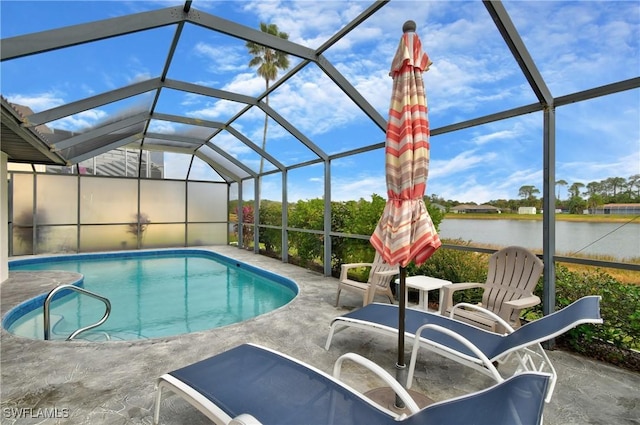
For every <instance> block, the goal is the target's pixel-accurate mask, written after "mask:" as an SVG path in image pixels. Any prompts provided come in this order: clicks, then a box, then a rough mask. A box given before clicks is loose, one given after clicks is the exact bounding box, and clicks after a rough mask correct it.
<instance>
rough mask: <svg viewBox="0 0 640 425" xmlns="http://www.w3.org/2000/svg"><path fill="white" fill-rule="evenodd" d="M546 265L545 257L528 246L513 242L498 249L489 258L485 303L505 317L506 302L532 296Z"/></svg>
mask: <svg viewBox="0 0 640 425" xmlns="http://www.w3.org/2000/svg"><path fill="white" fill-rule="evenodd" d="M543 269H544V264H543V263H542V260H540V259H539V258H538V257H537V256H536V255H535V254H533V253H532V252H530V251H529V250H527V249H525V248H522V247H518V246H510V247H507V248H505V249H502V250H500V251H498V252H496V253H495V254H493V255H492V256H491V257H490V258H489V271H488V274H487V281H486V284H485V285H486V286H485V290H484V292H483V294H482V305H484V306H486V308H488V309H489V310H491V311H493V312H495V313H496V314H498V315H499V316H501V317H504V316H505V314H506V313H505V314H502V313H504V312H503V307H502V306H503V303H505V302H507V301H512V300H515V299H519V298H523V297H528V296H531V295H532V294H533V291H534V289H535V287H536V284H537V283H538V279H539V278H540V275H541V274H542V271H543ZM505 310H508V309H505Z"/></svg>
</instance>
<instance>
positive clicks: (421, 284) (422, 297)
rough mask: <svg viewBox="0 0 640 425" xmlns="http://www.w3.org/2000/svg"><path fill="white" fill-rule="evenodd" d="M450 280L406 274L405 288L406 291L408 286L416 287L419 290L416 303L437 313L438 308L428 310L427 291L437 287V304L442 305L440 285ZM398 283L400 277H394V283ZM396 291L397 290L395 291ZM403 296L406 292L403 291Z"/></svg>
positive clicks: (442, 293)
mask: <svg viewBox="0 0 640 425" xmlns="http://www.w3.org/2000/svg"><path fill="white" fill-rule="evenodd" d="M450 283H451V282H450V281H448V280H444V279H437V278H435V277H431V276H408V277H407V280H406V290H407V292H408V290H409V288H412V289H417V290H418V291H420V293H419V301H418V305H419V306H420V308H422V309H423V310H425V311H430V312H431V313H438V310H435V311H434V310H429V297H428V292H429V291H434V290H436V289H438V292H439V294H438V295H439V298H438V299H439V306H442V303H443V302H444V300H443V296H444V292H443V291H442V287H443V286H444V285H448V284H450ZM399 284H400V279H399V278H398V279H396V285H399ZM396 293H397V291H396ZM405 297H407V293H406V292H405Z"/></svg>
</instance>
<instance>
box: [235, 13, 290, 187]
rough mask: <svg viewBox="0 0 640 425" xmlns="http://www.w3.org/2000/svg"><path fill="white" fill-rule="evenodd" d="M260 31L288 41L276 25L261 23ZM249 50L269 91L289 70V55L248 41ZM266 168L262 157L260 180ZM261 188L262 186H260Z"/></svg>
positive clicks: (266, 100) (264, 141)
mask: <svg viewBox="0 0 640 425" xmlns="http://www.w3.org/2000/svg"><path fill="white" fill-rule="evenodd" d="M260 31H262V32H264V33H267V34H270V35H272V36H274V37H280V38H282V39H285V40H288V39H289V34H287V33H286V32H281V31H280V30H278V26H277V25H276V24H265V23H264V22H260ZM246 46H247V49H249V54H251V55H253V58H251V60H250V61H249V66H250V67H255V66H257V67H258V69H257V73H258V76H260V77H262V78H264V81H265V85H266V91H269V82H270V81H274V80H275V79H276V77H277V76H278V71H279V70H285V69H287V68H289V55H288V54H286V53H284V52H281V51H279V50H274V49H271V48H269V47H265V46H263V45H261V44H257V43H254V42H253V41H247V43H246ZM265 102H266V104H267V106H268V105H269V95H268V94H267V96H266V97H265ZM268 119H269V116H268V115H267V114H265V115H264V130H263V131H262V150H264V149H265V147H266V145H267V124H268V122H269V121H268ZM263 168H264V157H263V156H260V172H259V173H258V179H260V178H261V176H262V170H263ZM258 187H260V186H258Z"/></svg>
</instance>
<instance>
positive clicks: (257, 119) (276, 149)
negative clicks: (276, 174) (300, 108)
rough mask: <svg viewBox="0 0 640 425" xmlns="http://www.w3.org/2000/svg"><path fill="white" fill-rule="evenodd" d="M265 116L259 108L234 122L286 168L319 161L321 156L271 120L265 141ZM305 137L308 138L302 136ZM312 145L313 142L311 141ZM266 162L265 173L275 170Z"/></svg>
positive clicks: (268, 120) (252, 109)
mask: <svg viewBox="0 0 640 425" xmlns="http://www.w3.org/2000/svg"><path fill="white" fill-rule="evenodd" d="M264 121H265V114H264V112H262V110H261V109H259V108H255V107H254V108H251V110H250V111H248V112H247V113H246V114H244V115H243V116H241V117H240V118H238V119H237V120H236V121H234V124H233V125H234V126H236V127H237V128H242V130H243V133H244V134H246V135H247V137H248V138H249V139H250V140H251V141H252V142H253V143H254V144H255V145H256V146H258V147H260V148H261V149H262V148H263V146H264V150H265V151H266V152H267V154H269V155H271V156H272V157H273V158H275V159H276V160H277V161H279V162H280V163H281V164H283V165H284V166H291V165H295V164H300V163H304V162H307V161H313V160H317V159H318V158H319V156H318V155H317V154H316V153H314V152H313V151H312V150H311V149H310V148H309V147H307V146H306V145H305V143H304V142H303V141H300V140H298V139H297V138H296V137H295V136H294V135H292V134H291V133H290V132H289V131H288V130H287V129H286V128H285V127H283V126H281V125H280V124H279V123H278V122H276V121H274V120H273V119H271V118H268V119H267V139H266V142H265V141H264V140H263V135H264V125H265V122H264ZM302 136H303V137H305V139H306V136H305V135H304V134H302ZM309 142H310V143H311V144H313V141H311V140H309ZM266 162H268V161H267V160H265V164H264V165H265V166H264V171H270V170H273V169H274V168H275V166H273V165H271V164H267V163H266Z"/></svg>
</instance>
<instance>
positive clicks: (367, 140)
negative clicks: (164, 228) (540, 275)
mask: <svg viewBox="0 0 640 425" xmlns="http://www.w3.org/2000/svg"><path fill="white" fill-rule="evenodd" d="M182 4H183V2H177V1H151V2H147V1H124V2H123V1H96V2H90V1H71V2H57V1H36V2H30V1H7V0H2V2H1V3H0V8H1V9H0V12H1V14H2V17H1V19H2V21H1V24H2V28H1V35H2V38H5V37H11V36H16V35H21V34H26V33H30V32H35V31H42V30H46V29H53V28H58V27H62V26H66V25H71V24H77V23H84V22H89V21H93V20H99V19H105V18H109V17H116V16H122V15H125V14H130V13H136V12H143V11H148V10H153V9H158V8H162V7H169V6H176V5H182ZM369 5H370V2H368V1H366V2H365V1H290V2H289V1H287V2H285V1H263V0H260V1H200V0H195V1H194V2H193V5H192V7H193V8H196V9H200V10H203V11H205V12H207V13H211V14H214V15H217V16H220V17H222V18H225V19H230V20H233V21H236V22H238V23H241V24H244V25H247V26H249V27H252V28H258V26H259V23H260V22H261V21H263V22H268V23H275V24H277V25H278V27H279V28H280V30H281V31H285V32H287V33H288V34H289V39H290V40H291V41H294V42H296V43H300V44H302V45H305V46H307V47H311V48H317V47H319V46H320V45H322V43H324V42H325V41H326V40H327V39H329V38H330V37H331V36H333V35H334V34H335V33H336V32H337V31H339V30H340V29H341V28H342V27H343V26H345V25H346V24H347V23H349V22H350V21H351V20H352V19H353V18H354V17H355V16H357V15H358V14H359V13H360V12H361V11H362V10H364V9H365V8H367V7H368V6H369ZM504 5H505V8H506V9H507V11H508V12H509V13H510V16H511V18H512V20H513V22H514V24H515V26H516V28H517V29H518V30H519V31H520V34H521V36H522V38H523V40H524V43H525V45H526V46H527V48H528V50H529V52H530V54H531V56H532V57H533V59H534V60H535V61H536V64H537V66H538V69H539V71H540V73H541V75H542V77H543V78H544V79H545V82H546V83H547V85H548V87H549V89H550V91H551V94H552V95H553V96H556V97H557V96H562V95H567V94H571V93H574V92H577V91H581V90H586V89H590V88H593V87H597V86H601V85H605V84H609V83H613V82H616V81H619V80H624V79H628V78H634V77H638V76H640V47H639V40H640V3H638V2H637V1H605V2H596V1H579V2H560V1H536V2H526V1H505V2H504ZM407 19H413V20H414V21H416V23H417V25H418V30H417V33H418V34H419V35H420V37H421V39H422V43H423V47H424V49H425V51H426V52H427V54H428V55H429V56H430V58H431V60H432V61H433V65H432V66H431V68H430V70H429V71H428V72H427V73H426V74H425V86H426V91H427V97H428V104H429V108H430V111H429V119H430V122H431V128H432V129H436V128H439V127H442V126H446V125H449V124H453V123H456V122H459V121H464V120H468V119H473V118H477V117H480V116H484V115H487V114H491V113H494V112H498V111H501V110H505V109H510V108H515V107H518V106H523V105H528V104H531V103H535V102H536V98H535V96H534V94H533V92H532V90H531V89H530V87H529V85H528V83H527V81H526V79H525V78H524V76H523V75H522V73H521V71H520V69H519V67H518V66H517V64H516V62H515V60H514V59H513V57H512V56H511V53H510V52H509V50H508V48H507V47H506V45H505V43H504V41H503V40H502V38H501V37H500V35H499V33H498V31H497V29H496V28H495V25H494V24H493V22H492V20H491V18H490V16H489V14H488V13H487V11H486V9H485V7H484V5H483V4H482V2H480V1H434V2H431V1H424V0H421V1H396V0H392V1H391V2H390V3H389V4H387V5H385V6H384V7H383V8H382V9H381V10H379V11H378V12H377V13H376V14H375V15H373V16H372V17H370V18H369V19H368V20H367V21H365V22H364V23H363V24H362V25H360V26H359V27H358V28H356V29H355V30H354V31H352V32H351V33H349V34H348V35H347V36H346V37H345V38H344V39H343V40H341V41H340V42H339V43H337V44H336V45H334V46H333V47H331V48H330V49H329V50H327V51H326V52H325V53H324V55H325V56H326V57H327V58H328V59H329V60H330V61H331V63H332V64H333V65H334V66H335V67H336V68H337V69H338V70H339V71H340V72H341V73H342V74H343V75H344V76H345V77H346V78H347V79H348V80H349V82H350V83H351V84H352V85H353V86H354V87H355V88H357V89H358V90H359V91H360V93H361V94H362V95H363V96H364V97H365V98H366V99H367V101H368V102H369V103H371V104H372V105H373V106H374V107H375V108H376V110H377V111H378V112H379V113H380V114H381V115H382V116H383V117H386V116H387V109H388V106H389V99H390V95H391V78H390V77H389V76H388V70H389V65H390V61H391V59H392V57H393V54H394V52H395V49H396V47H397V43H398V40H399V37H400V35H401V28H402V24H403V23H404V21H406V20H407ZM173 31H174V29H173V28H171V29H167V28H160V29H155V30H151V31H147V32H144V33H138V34H131V35H128V36H126V37H121V38H118V39H113V40H106V41H100V42H97V43H93V44H92V45H90V46H89V45H85V46H75V47H72V48H68V49H64V50H60V51H56V52H51V53H46V54H42V55H38V56H37V57H27V58H22V59H17V60H13V61H8V62H3V63H2V65H1V66H2V68H1V71H2V75H1V83H2V86H1V90H2V95H3V96H5V97H6V98H8V99H9V100H10V101H13V102H16V103H21V104H26V105H29V106H30V107H31V108H32V109H33V110H34V111H36V112H38V111H42V110H46V109H49V108H52V107H55V106H59V105H61V104H64V103H67V102H71V101H74V100H78V99H82V98H84V97H87V96H93V95H96V94H99V93H103V92H105V91H108V90H112V89H114V88H117V87H121V86H124V85H127V84H131V83H133V82H136V81H140V80H145V79H148V78H154V77H158V76H159V75H160V73H161V71H162V66H163V64H164V61H165V59H166V56H167V49H168V46H169V43H170V42H171V37H172V36H173ZM249 59H250V57H249V56H248V53H247V51H246V48H245V46H244V42H243V41H241V40H236V39H232V38H229V37H227V36H223V35H221V34H216V33H213V32H211V31H208V30H206V31H205V30H203V29H201V28H199V27H195V26H191V25H188V26H186V27H185V30H184V32H183V35H182V39H181V43H180V45H179V46H178V49H177V52H176V59H175V60H174V62H173V63H172V65H171V68H170V70H169V73H168V77H169V78H172V79H176V80H182V81H187V82H193V83H198V84H203V85H206V86H209V87H213V88H217V89H222V90H227V91H234V92H238V93H242V94H246V95H259V94H260V93H261V92H262V91H263V90H264V80H262V79H261V78H260V77H258V76H257V75H256V72H255V70H254V69H251V68H249V67H248V62H249ZM290 60H291V64H292V66H293V65H295V64H297V63H298V59H297V58H295V57H291V58H290ZM165 95H166V96H165V97H163V98H162V100H161V102H160V104H159V106H158V109H159V110H160V111H161V112H163V113H175V114H181V115H182V114H186V115H189V116H193V117H199V118H204V119H208V120H214V121H226V120H228V119H230V118H231V117H232V116H234V115H235V113H236V112H237V111H238V110H239V109H240V108H241V106H242V105H237V104H234V103H233V102H228V101H217V100H215V99H211V98H204V97H203V96H195V95H188V94H184V93H178V92H174V93H171V92H170V91H167V92H166V93H165ZM147 102H148V99H145V98H144V96H140V97H138V98H134V99H130V100H127V101H122V102H119V103H118V104H117V105H106V106H105V107H103V108H98V109H94V110H90V111H85V112H83V113H81V114H77V115H75V116H73V117H70V118H67V119H64V120H60V121H59V122H56V123H52V124H51V125H52V126H57V127H60V128H65V129H68V130H74V131H82V130H83V129H87V128H90V127H92V126H95V125H97V124H99V123H100V122H101V120H104V119H105V118H106V117H107V116H108V115H109V114H113V113H122V112H126V111H130V110H133V109H135V108H137V107H139V106H140V104H146V103H147ZM269 102H270V105H271V106H272V107H273V108H274V109H275V110H276V111H277V112H279V113H280V114H281V115H282V116H283V117H284V118H286V119H287V120H288V121H289V122H291V123H292V124H294V125H295V126H297V127H298V129H299V130H300V131H302V133H303V134H304V135H305V136H307V137H308V138H309V139H311V140H312V141H313V142H314V143H315V144H316V145H318V146H319V147H320V148H322V149H323V150H325V151H326V152H327V153H329V154H336V153H339V152H342V151H347V150H351V149H357V148H359V147H362V146H367V145H371V144H375V143H380V142H383V141H384V131H383V130H381V129H380V128H378V127H377V126H376V125H374V124H373V123H372V122H371V120H369V118H367V117H366V116H365V115H364V113H362V112H361V111H360V110H359V109H358V108H357V107H356V106H355V105H354V104H353V102H352V101H351V100H350V99H348V97H347V96H346V95H344V93H342V91H340V89H339V88H338V87H337V86H336V85H335V84H333V82H332V81H331V80H330V79H329V78H328V77H327V76H326V75H324V74H323V72H322V71H321V70H320V69H319V68H317V67H315V66H308V67H306V68H305V69H304V70H303V71H301V72H300V73H299V74H298V75H297V76H296V77H295V78H292V79H291V80H289V81H288V82H287V83H285V84H284V85H283V86H282V87H280V88H279V89H278V90H277V91H276V92H275V93H273V94H272V95H271V96H270V98H269ZM556 116H557V122H556V127H557V139H556V143H557V151H556V179H558V180H559V179H564V180H566V181H567V182H569V184H571V183H574V182H581V183H584V184H587V183H589V182H591V181H599V180H603V179H606V178H608V177H623V178H627V177H629V176H631V175H633V174H638V173H640V90H638V89H635V90H631V91H627V92H623V93H618V94H615V95H611V96H606V97H603V98H599V99H593V100H589V101H586V102H581V103H578V104H572V105H567V106H562V107H558V108H557V110H556ZM263 119H264V115H263V114H262V113H261V112H260V111H254V110H251V111H249V113H247V114H246V115H245V116H244V117H243V118H241V119H240V120H238V121H237V122H235V123H234V126H235V127H236V128H237V129H238V130H239V131H241V132H242V133H243V134H244V135H245V136H247V137H249V138H250V139H251V140H252V141H253V142H254V143H255V144H257V145H260V143H261V137H262V125H263ZM542 125H543V122H542V113H533V114H528V115H525V116H521V117H518V118H513V119H509V120H505V121H502V122H496V123H491V124H486V125H483V126H479V127H473V128H470V129H466V130H463V131H458V132H455V133H449V134H445V135H441V136H434V137H432V138H431V164H430V171H429V180H428V186H427V195H431V194H436V195H438V196H440V197H443V198H445V199H453V200H457V201H461V202H469V201H473V202H477V203H482V202H486V201H489V200H494V199H514V198H518V189H519V188H520V187H521V186H523V185H533V186H535V187H537V188H538V189H539V190H540V191H541V192H542V187H543V181H542ZM188 130H189V129H185V128H178V126H176V125H175V124H171V123H169V122H159V123H157V124H156V128H155V129H154V131H166V132H175V133H176V134H180V133H181V132H185V131H188ZM216 143H217V144H219V145H220V146H222V147H224V149H226V150H227V151H228V152H230V153H231V154H233V155H234V156H235V157H237V158H238V159H240V160H241V161H242V162H243V163H245V164H247V165H249V166H250V167H252V168H253V169H254V170H257V169H258V163H259V161H258V157H257V155H256V154H255V153H253V152H252V151H251V150H250V149H248V148H247V147H245V146H243V145H242V144H241V143H239V142H238V141H237V139H235V138H234V137H232V136H231V135H230V134H225V135H223V137H220V138H219V140H218V141H217V142H216ZM267 151H268V152H269V153H270V154H272V155H274V156H275V157H276V158H277V159H278V160H279V161H281V162H282V163H283V164H285V165H292V164H296V163H299V162H304V161H308V160H310V159H313V158H314V154H313V153H312V152H311V151H309V150H308V149H307V148H305V147H304V146H303V145H301V144H300V143H299V142H297V141H296V140H295V139H294V138H293V137H291V136H290V135H288V133H287V132H286V131H284V130H283V129H282V128H279V127H278V126H277V125H276V124H275V123H273V122H271V123H270V127H269V139H268V142H267ZM188 159H190V158H187V157H185V156H184V155H179V154H168V155H166V164H165V166H166V168H165V170H166V176H167V177H175V178H184V177H185V172H186V165H187V164H188ZM266 169H267V170H269V169H273V166H270V165H269V164H267V165H266ZM211 176H212V174H211V172H210V171H209V170H207V166H206V165H205V164H204V163H202V162H199V161H196V163H195V165H194V170H193V171H192V174H191V175H190V177H191V178H195V179H197V178H205V179H206V178H211ZM323 178H324V169H323V166H322V165H315V166H308V167H303V168H299V169H294V170H292V171H291V172H290V175H289V180H288V185H289V186H288V193H289V201H296V200H298V199H311V198H317V197H322V196H323V193H324V189H323V186H322V182H323ZM331 181H332V199H334V200H349V199H359V198H369V197H370V196H371V194H373V193H376V194H378V195H381V196H386V187H385V178H384V152H383V151H382V150H376V151H373V152H369V153H366V154H361V155H357V156H354V157H350V158H344V159H339V160H336V161H334V162H333V163H332V166H331ZM263 184H264V188H263V197H264V198H267V199H280V193H281V183H280V178H279V177H277V176H271V177H266V178H265V179H264V182H263ZM246 190H247V191H248V192H249V193H251V187H250V186H249V185H247V186H246ZM246 196H247V195H246V194H245V197H246ZM560 197H561V198H564V197H566V188H565V189H561V191H560Z"/></svg>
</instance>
